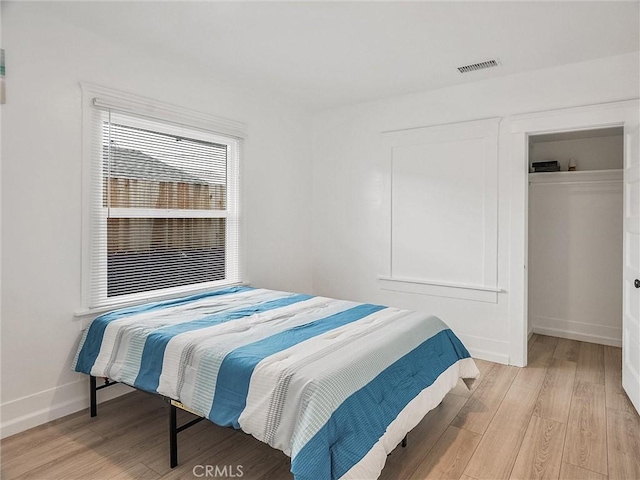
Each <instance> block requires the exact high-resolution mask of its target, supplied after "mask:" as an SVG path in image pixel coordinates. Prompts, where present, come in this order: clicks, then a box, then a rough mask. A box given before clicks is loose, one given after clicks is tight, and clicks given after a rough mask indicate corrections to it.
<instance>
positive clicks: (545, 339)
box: [536, 334, 558, 347]
mask: <svg viewBox="0 0 640 480" xmlns="http://www.w3.org/2000/svg"><path fill="white" fill-rule="evenodd" d="M536 343H544V344H545V345H551V346H552V347H555V346H556V345H558V337H550V336H548V335H540V334H538V338H536Z"/></svg>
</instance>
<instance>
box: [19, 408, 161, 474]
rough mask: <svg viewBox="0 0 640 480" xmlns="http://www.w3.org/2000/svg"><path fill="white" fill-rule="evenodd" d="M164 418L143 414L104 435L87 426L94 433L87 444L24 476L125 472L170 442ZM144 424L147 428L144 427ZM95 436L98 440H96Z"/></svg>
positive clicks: (51, 460)
mask: <svg viewBox="0 0 640 480" xmlns="http://www.w3.org/2000/svg"><path fill="white" fill-rule="evenodd" d="M160 418H166V417H164V416H160V417H159V416H157V415H148V416H142V417H140V418H139V419H138V421H136V422H132V423H131V424H130V425H129V426H127V427H122V426H120V428H118V429H114V430H113V431H111V432H104V433H105V434H104V435H103V436H99V435H97V434H96V433H93V431H92V430H91V428H87V432H90V433H92V434H93V437H90V438H91V440H90V441H89V442H88V443H87V444H85V445H79V446H78V448H77V449H73V450H72V451H69V452H67V453H64V454H62V455H57V456H56V457H55V458H52V459H49V461H48V462H47V463H45V464H42V465H40V466H38V467H37V468H32V469H30V470H29V471H28V472H26V473H25V474H24V475H21V476H20V478H21V479H23V480H30V479H34V480H38V479H42V478H46V477H49V476H51V477H53V478H77V479H85V478H96V477H100V476H108V477H115V476H118V475H121V474H123V472H125V471H127V470H128V469H131V468H134V467H135V465H136V464H138V463H141V462H140V455H141V454H142V453H143V452H145V451H146V450H147V449H148V448H151V447H153V446H154V445H159V444H160V443H161V442H162V444H166V440H165V439H166V433H165V430H166V423H165V422H158V420H159V419H160ZM92 423H93V422H90V423H89V424H88V425H92ZM143 426H144V427H146V428H141V427H143ZM94 438H95V439H97V440H93V439H94ZM79 459H81V461H79Z"/></svg>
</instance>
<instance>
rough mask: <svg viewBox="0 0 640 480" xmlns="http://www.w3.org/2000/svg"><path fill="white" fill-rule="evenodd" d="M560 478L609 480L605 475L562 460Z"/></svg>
mask: <svg viewBox="0 0 640 480" xmlns="http://www.w3.org/2000/svg"><path fill="white" fill-rule="evenodd" d="M560 480H607V477H606V476H605V475H600V474H599V473H596V472H592V471H590V470H585V469H584V468H580V467H576V466H575V465H571V464H570V463H566V462H562V467H561V468H560Z"/></svg>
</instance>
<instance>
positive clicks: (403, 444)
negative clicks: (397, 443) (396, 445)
mask: <svg viewBox="0 0 640 480" xmlns="http://www.w3.org/2000/svg"><path fill="white" fill-rule="evenodd" d="M408 435H409V434H408V433H407V435H405V436H404V438H403V439H402V448H405V447H406V446H407V436H408Z"/></svg>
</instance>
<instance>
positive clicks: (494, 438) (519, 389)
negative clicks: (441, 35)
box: [464, 385, 536, 480]
mask: <svg viewBox="0 0 640 480" xmlns="http://www.w3.org/2000/svg"><path fill="white" fill-rule="evenodd" d="M535 401H536V390H534V389H531V388H528V387H523V386H522V385H512V386H511V388H509V391H508V392H507V394H506V395H505V397H504V400H503V401H502V403H501V404H500V408H499V409H498V411H497V412H496V415H495V417H494V418H493V420H492V421H491V424H490V425H489V428H487V431H486V432H485V434H484V435H483V437H482V440H480V444H479V445H478V448H477V449H476V451H475V452H474V454H473V456H472V457H471V460H470V461H469V464H468V465H467V468H466V469H465V471H464V474H465V475H469V476H471V477H473V478H476V479H478V480H501V479H507V478H509V474H510V473H511V469H512V468H513V464H514V463H515V461H516V457H517V456H518V451H519V450H520V445H521V444H522V440H523V438H524V435H525V432H526V430H527V427H528V425H529V422H530V420H531V414H532V413H533V408H534V406H535Z"/></svg>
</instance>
